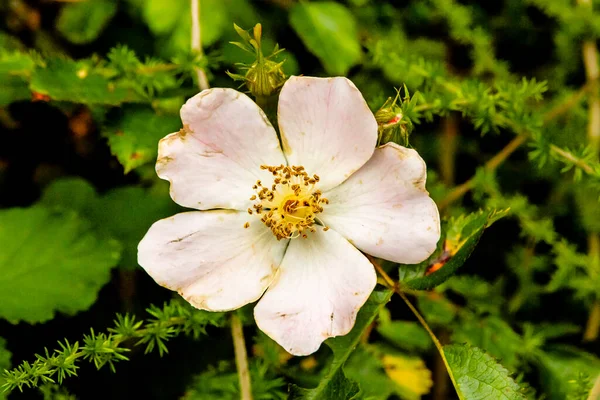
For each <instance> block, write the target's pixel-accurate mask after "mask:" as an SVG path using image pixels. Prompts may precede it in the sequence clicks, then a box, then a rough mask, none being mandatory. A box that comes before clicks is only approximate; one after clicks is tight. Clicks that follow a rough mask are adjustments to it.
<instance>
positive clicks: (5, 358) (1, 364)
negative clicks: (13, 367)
mask: <svg viewBox="0 0 600 400" xmlns="http://www.w3.org/2000/svg"><path fill="white" fill-rule="evenodd" d="M10 357H11V354H10V351H8V350H7V349H6V340H4V339H3V338H1V337H0V371H4V370H5V369H9V368H10ZM2 385H4V378H3V374H2V373H0V400H4V399H6V393H5V392H4V390H2Z"/></svg>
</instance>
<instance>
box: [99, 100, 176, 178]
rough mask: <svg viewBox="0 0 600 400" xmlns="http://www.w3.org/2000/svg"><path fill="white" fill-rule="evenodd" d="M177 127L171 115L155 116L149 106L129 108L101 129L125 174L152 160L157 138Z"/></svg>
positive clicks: (155, 150)
mask: <svg viewBox="0 0 600 400" xmlns="http://www.w3.org/2000/svg"><path fill="white" fill-rule="evenodd" d="M180 128H181V120H180V119H179V116H175V115H159V114H156V113H155V112H154V111H153V110H152V109H151V108H147V107H129V108H125V109H124V115H123V117H122V118H121V119H120V120H119V121H118V122H117V124H116V125H115V126H112V127H109V128H108V129H107V130H105V131H104V133H103V134H104V136H105V137H106V138H107V139H108V144H109V146H110V150H111V152H112V154H113V155H115V156H116V157H117V159H118V160H119V162H120V163H121V164H122V165H123V167H124V168H125V173H128V172H130V171H131V170H133V169H135V168H137V167H139V166H141V165H144V164H146V163H149V162H156V156H157V153H158V141H159V140H160V139H162V138H163V137H165V136H167V135H168V134H169V133H173V132H177V131H178V130H179V129H180Z"/></svg>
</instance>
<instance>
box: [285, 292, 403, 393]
mask: <svg viewBox="0 0 600 400" xmlns="http://www.w3.org/2000/svg"><path fill="white" fill-rule="evenodd" d="M392 293H393V292H392V291H391V290H381V291H374V292H373V293H372V294H371V297H369V299H368V300H367V302H366V303H365V305H364V306H363V307H362V308H361V309H360V311H359V313H358V315H357V317H356V323H355V324H354V328H353V329H352V330H351V331H350V333H348V334H347V335H345V336H340V337H336V338H332V339H329V340H327V341H325V343H326V344H327V345H328V346H329V347H330V348H331V350H333V360H332V361H331V365H330V366H329V369H328V370H327V372H326V373H325V375H324V376H323V378H322V379H321V382H320V383H319V385H318V386H317V387H316V388H314V389H304V388H300V387H297V386H295V385H294V386H292V388H291V392H290V397H289V399H291V400H293V399H297V400H337V399H357V398H358V397H357V395H359V393H360V388H359V386H358V384H357V383H356V382H354V381H352V380H350V379H348V378H347V377H346V375H345V374H344V371H343V366H344V363H345V362H346V360H347V359H348V357H350V354H352V352H353V351H354V349H355V348H356V346H357V345H358V343H359V341H360V338H361V336H362V333H363V332H364V330H365V329H367V327H368V326H369V325H370V324H371V322H373V320H374V319H375V317H376V316H377V314H378V313H379V310H381V308H382V307H384V306H385V305H386V304H387V302H388V301H389V300H390V297H391V296H392Z"/></svg>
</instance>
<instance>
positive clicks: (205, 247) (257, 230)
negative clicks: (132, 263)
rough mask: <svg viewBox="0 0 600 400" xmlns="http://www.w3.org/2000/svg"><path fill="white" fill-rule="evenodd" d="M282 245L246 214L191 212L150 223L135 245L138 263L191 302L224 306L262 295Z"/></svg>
mask: <svg viewBox="0 0 600 400" xmlns="http://www.w3.org/2000/svg"><path fill="white" fill-rule="evenodd" d="M247 221H250V227H249V228H244V223H245V222H247ZM286 246H287V243H286V241H279V242H278V241H277V240H276V239H275V236H273V234H272V233H271V231H269V230H268V229H267V228H266V227H265V226H264V224H262V223H261V222H260V221H258V220H256V219H255V217H254V218H253V217H252V216H250V215H248V214H247V213H245V215H244V213H243V212H237V211H229V210H215V211H193V212H186V213H181V214H177V215H174V216H172V217H170V218H166V219H163V220H160V221H158V222H156V223H155V224H154V225H152V227H151V228H150V230H149V231H148V233H147V234H146V236H145V237H144V239H142V241H141V242H140V244H139V246H138V262H139V264H140V265H141V266H142V267H143V268H144V269H145V270H146V272H148V274H150V276H152V278H154V280H155V281H156V282H157V283H158V284H159V285H161V286H164V287H166V288H169V289H171V290H176V291H178V292H179V294H181V296H182V297H184V298H185V299H186V300H187V301H189V302H190V303H191V304H192V305H193V306H194V307H197V308H200V309H203V310H210V311H225V310H232V309H236V308H239V307H242V306H243V305H245V304H248V303H252V302H253V301H256V300H257V299H258V298H259V297H260V296H261V295H262V294H263V292H264V291H265V289H266V288H267V287H268V286H269V284H270V283H271V281H272V280H273V277H274V276H275V272H276V271H277V268H278V266H279V264H280V262H281V259H282V258H283V254H284V252H285V247H286Z"/></svg>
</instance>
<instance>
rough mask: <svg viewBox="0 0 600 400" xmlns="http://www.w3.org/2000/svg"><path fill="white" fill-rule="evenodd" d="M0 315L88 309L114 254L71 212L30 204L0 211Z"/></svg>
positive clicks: (35, 316)
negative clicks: (0, 246) (0, 244)
mask: <svg viewBox="0 0 600 400" xmlns="http://www.w3.org/2000/svg"><path fill="white" fill-rule="evenodd" d="M0 243H2V252H1V253H0V270H1V271H2V274H0V317H2V318H6V319H7V320H9V321H10V322H13V323H16V322H18V321H21V320H22V321H26V322H29V323H35V322H42V321H47V320H49V319H51V318H53V316H54V313H55V312H57V311H59V312H62V313H65V314H69V315H72V314H75V313H77V312H78V311H82V310H85V309H87V308H89V307H90V306H91V305H92V304H93V303H94V301H95V300H96V296H97V294H98V291H99V290H100V288H101V287H102V286H103V285H104V284H105V283H106V282H108V281H109V279H110V269H111V268H112V267H114V266H115V265H116V264H117V262H118V260H119V255H120V250H121V249H120V246H119V244H118V243H117V242H116V241H114V240H110V239H102V238H100V237H98V236H97V235H96V234H95V232H93V231H92V230H91V229H90V226H89V223H88V222H87V221H85V220H84V219H82V218H81V217H80V216H78V215H77V214H76V213H74V212H68V211H62V212H61V211H56V210H54V211H53V210H50V209H47V208H44V207H40V206H35V207H31V208H13V209H7V210H2V211H0Z"/></svg>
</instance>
